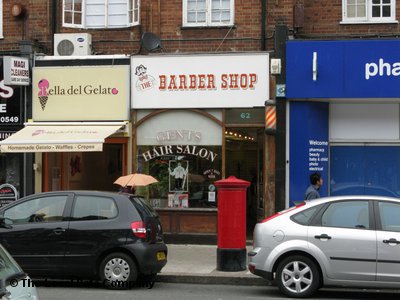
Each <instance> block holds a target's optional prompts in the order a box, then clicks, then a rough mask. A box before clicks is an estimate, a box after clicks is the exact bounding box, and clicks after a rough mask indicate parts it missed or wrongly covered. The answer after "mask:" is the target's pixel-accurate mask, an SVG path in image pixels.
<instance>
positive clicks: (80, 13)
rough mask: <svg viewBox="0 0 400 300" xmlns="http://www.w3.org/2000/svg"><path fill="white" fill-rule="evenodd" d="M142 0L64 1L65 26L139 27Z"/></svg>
mask: <svg viewBox="0 0 400 300" xmlns="http://www.w3.org/2000/svg"><path fill="white" fill-rule="evenodd" d="M139 9H140V0H64V1H63V26H64V27H75V28H124V27H130V26H135V25H139V20H140V19H139Z"/></svg>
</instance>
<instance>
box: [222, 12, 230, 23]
mask: <svg viewBox="0 0 400 300" xmlns="http://www.w3.org/2000/svg"><path fill="white" fill-rule="evenodd" d="M230 19H231V13H230V12H229V11H223V12H222V16H221V21H222V22H229V21H230Z"/></svg>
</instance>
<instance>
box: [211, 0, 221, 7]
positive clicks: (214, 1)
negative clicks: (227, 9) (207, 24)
mask: <svg viewBox="0 0 400 300" xmlns="http://www.w3.org/2000/svg"><path fill="white" fill-rule="evenodd" d="M211 7H212V9H221V8H222V5H221V1H220V0H212V4H211Z"/></svg>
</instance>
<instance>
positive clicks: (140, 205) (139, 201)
mask: <svg viewBox="0 0 400 300" xmlns="http://www.w3.org/2000/svg"><path fill="white" fill-rule="evenodd" d="M129 199H130V200H131V202H132V204H133V205H134V206H135V207H136V209H137V210H138V211H139V213H140V214H141V215H142V217H153V218H157V217H158V214H157V212H156V211H155V210H154V208H153V207H152V206H151V205H149V204H148V203H147V202H146V200H144V199H143V198H140V197H135V196H131V197H129Z"/></svg>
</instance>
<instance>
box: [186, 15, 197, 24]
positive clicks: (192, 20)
mask: <svg viewBox="0 0 400 300" xmlns="http://www.w3.org/2000/svg"><path fill="white" fill-rule="evenodd" d="M187 20H188V22H189V23H196V13H194V12H190V13H188V16H187Z"/></svg>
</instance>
